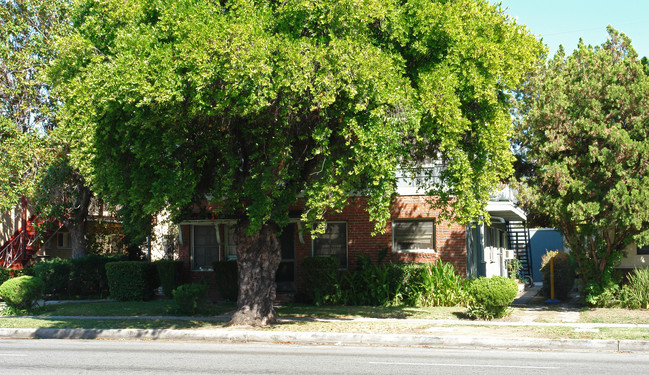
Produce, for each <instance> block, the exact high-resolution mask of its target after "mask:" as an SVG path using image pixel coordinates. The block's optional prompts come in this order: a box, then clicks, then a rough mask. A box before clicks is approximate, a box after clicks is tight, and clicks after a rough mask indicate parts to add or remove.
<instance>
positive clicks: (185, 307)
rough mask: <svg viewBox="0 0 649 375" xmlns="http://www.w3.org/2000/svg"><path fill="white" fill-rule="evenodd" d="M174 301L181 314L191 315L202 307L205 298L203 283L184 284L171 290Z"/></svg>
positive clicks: (205, 292) (205, 291)
mask: <svg viewBox="0 0 649 375" xmlns="http://www.w3.org/2000/svg"><path fill="white" fill-rule="evenodd" d="M172 294H173V297H174V301H175V302H176V305H177V306H178V308H179V309H180V312H182V313H183V314H189V315H193V314H196V313H197V312H199V311H201V310H202V309H203V306H204V304H205V300H206V299H207V286H206V285H205V284H184V285H181V286H179V287H178V288H176V289H175V290H174V291H173V292H172Z"/></svg>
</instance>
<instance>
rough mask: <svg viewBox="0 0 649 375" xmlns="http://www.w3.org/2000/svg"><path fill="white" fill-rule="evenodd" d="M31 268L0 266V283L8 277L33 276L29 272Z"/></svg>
mask: <svg viewBox="0 0 649 375" xmlns="http://www.w3.org/2000/svg"><path fill="white" fill-rule="evenodd" d="M30 272H31V270H30V269H27V268H21V269H15V268H0V285H2V284H3V283H4V282H5V281H7V280H9V279H13V278H14V277H20V276H33V275H31V274H30Z"/></svg>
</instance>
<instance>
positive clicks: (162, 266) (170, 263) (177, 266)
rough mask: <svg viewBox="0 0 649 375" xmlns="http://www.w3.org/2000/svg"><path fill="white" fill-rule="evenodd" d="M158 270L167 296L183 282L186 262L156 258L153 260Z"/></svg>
mask: <svg viewBox="0 0 649 375" xmlns="http://www.w3.org/2000/svg"><path fill="white" fill-rule="evenodd" d="M153 263H154V264H155V266H156V269H157V270H158V278H159V279H160V285H162V291H163V292H164V295H165V296H167V297H171V296H172V292H173V290H174V289H176V288H177V287H178V286H179V285H181V284H182V283H183V279H184V275H183V273H184V262H183V261H182V260H156V261H155V262H153Z"/></svg>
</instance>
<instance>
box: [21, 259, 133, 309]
mask: <svg viewBox="0 0 649 375" xmlns="http://www.w3.org/2000/svg"><path fill="white" fill-rule="evenodd" d="M120 260H124V257H123V256H103V255H95V254H91V255H87V256H85V257H82V258H77V259H60V258H53V259H46V260H42V261H40V262H38V263H36V264H35V265H34V267H33V273H34V276H37V277H39V278H40V279H42V280H43V282H44V283H45V289H44V293H45V294H48V295H52V296H55V297H59V298H71V297H99V298H102V297H106V296H108V293H109V290H108V279H107V278H106V264H107V263H111V262H117V261H120Z"/></svg>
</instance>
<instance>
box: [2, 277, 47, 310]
mask: <svg viewBox="0 0 649 375" xmlns="http://www.w3.org/2000/svg"><path fill="white" fill-rule="evenodd" d="M42 295H43V280H41V279H39V278H38V277H35V276H20V277H15V278H13V279H9V280H7V281H5V282H4V283H2V285H0V297H2V300H3V301H5V302H6V303H7V305H9V306H10V307H13V308H15V309H19V310H25V309H30V308H31V307H32V305H33V304H34V302H35V301H36V300H37V299H39V298H40V297H41V296H42Z"/></svg>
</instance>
